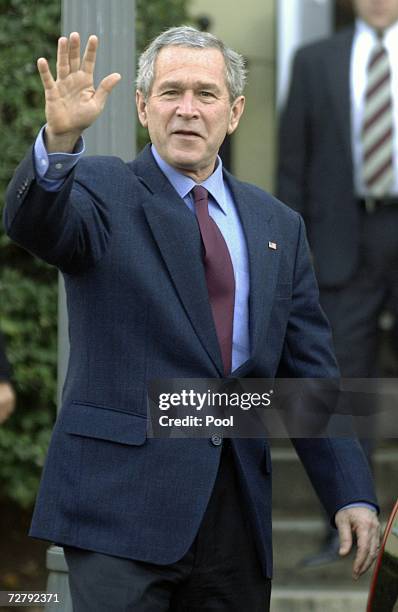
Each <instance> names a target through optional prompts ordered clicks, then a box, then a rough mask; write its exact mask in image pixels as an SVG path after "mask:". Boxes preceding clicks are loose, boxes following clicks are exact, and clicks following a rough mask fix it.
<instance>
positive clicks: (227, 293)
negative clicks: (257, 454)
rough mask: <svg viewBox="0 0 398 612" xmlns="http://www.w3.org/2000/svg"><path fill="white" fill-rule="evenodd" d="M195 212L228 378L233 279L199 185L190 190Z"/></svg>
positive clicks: (203, 191)
mask: <svg viewBox="0 0 398 612" xmlns="http://www.w3.org/2000/svg"><path fill="white" fill-rule="evenodd" d="M192 193H193V199H194V202H195V213H196V217H197V220H198V224H199V229H200V233H201V236H202V242H203V265H204V269H205V275H206V283H207V290H208V292H209V302H210V307H211V310H212V314H213V319H214V325H215V328H216V333H217V339H218V344H219V346H220V351H221V356H222V360H223V364H224V374H225V376H228V374H230V373H231V367H232V333H233V321H234V304H235V277H234V269H233V266H232V261H231V256H230V253H229V250H228V247H227V243H226V242H225V240H224V237H223V235H222V233H221V231H220V229H219V227H218V225H217V224H216V222H215V221H214V220H213V219H212V218H211V217H210V215H209V208H208V191H207V189H205V188H204V187H202V186H201V185H196V186H195V187H194V188H193V189H192Z"/></svg>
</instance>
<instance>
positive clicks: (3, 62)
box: [0, 0, 187, 507]
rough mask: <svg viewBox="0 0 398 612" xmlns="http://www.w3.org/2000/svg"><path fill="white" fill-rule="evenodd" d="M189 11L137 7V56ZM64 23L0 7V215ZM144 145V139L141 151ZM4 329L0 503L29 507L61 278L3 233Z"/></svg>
mask: <svg viewBox="0 0 398 612" xmlns="http://www.w3.org/2000/svg"><path fill="white" fill-rule="evenodd" d="M186 4H187V2H186V0H168V1H167V2H164V0H138V1H137V24H136V31H137V49H138V52H140V51H141V50H142V49H143V48H144V46H145V45H146V44H147V43H148V41H149V40H150V39H151V38H152V37H153V36H155V35H156V34H157V33H159V32H160V31H161V30H163V29H165V28H167V27H169V26H171V25H177V24H181V23H185V22H186V21H187V15H186V8H185V7H186ZM60 18H61V2H60V0H0V73H1V80H0V146H1V150H2V151H3V154H2V155H3V157H2V162H1V164H0V212H1V213H2V209H3V205H4V193H5V188H6V185H7V183H8V182H9V180H10V178H11V176H12V173H13V171H14V169H15V167H16V166H17V164H18V163H19V162H20V160H21V159H22V157H23V156H24V155H25V152H26V150H27V149H28V147H29V145H31V143H32V142H33V141H34V139H35V137H36V135H37V133H38V130H39V129H40V127H41V125H42V124H43V122H44V112H43V107H44V99H43V93H42V86H41V82H40V78H39V77H38V74H37V71H36V58H38V57H40V56H44V57H48V58H54V56H55V49H56V42H57V38H58V36H59V31H60ZM53 63H54V62H52V64H53ZM146 138H147V137H146V134H144V133H143V132H140V133H139V145H138V146H139V147H141V146H142V145H143V144H144V142H145V141H146ZM0 329H1V330H2V332H3V334H4V337H5V340H6V342H7V348H8V357H9V359H10V361H11V364H12V366H13V370H14V385H15V388H16V392H17V410H16V411H15V413H14V414H13V416H12V417H11V418H10V419H9V420H8V421H7V422H6V423H5V424H4V425H2V426H0V496H1V497H8V498H10V499H12V500H14V501H16V502H17V503H18V504H20V505H21V506H24V507H29V506H30V505H31V504H32V502H33V500H34V497H35V494H36V491H37V487H38V482H39V477H40V471H41V467H42V465H43V462H44V457H45V453H46V450H47V446H48V441H49V438H50V433H51V429H52V424H53V422H54V419H55V414H56V362H57V353H56V347H57V271H56V270H55V269H53V268H51V267H49V266H47V265H46V264H44V263H42V262H40V261H38V260H37V259H35V258H33V257H32V256H31V255H29V254H28V253H26V252H25V251H23V250H22V249H20V248H19V247H17V246H16V245H14V244H12V243H11V242H10V241H9V240H8V238H7V237H6V236H5V234H4V230H3V227H2V226H1V228H0Z"/></svg>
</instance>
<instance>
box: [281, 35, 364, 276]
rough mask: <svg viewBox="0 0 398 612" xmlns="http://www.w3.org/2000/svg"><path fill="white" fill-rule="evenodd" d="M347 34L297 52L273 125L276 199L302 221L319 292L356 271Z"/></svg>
mask: <svg viewBox="0 0 398 612" xmlns="http://www.w3.org/2000/svg"><path fill="white" fill-rule="evenodd" d="M353 36H354V30H353V28H352V27H350V28H346V29H343V30H342V31H340V32H338V33H337V34H335V35H334V36H332V37H330V38H326V39H322V40H320V41H317V42H315V43H311V44H310V45H306V46H305V47H302V48H301V49H299V50H298V52H297V54H296V56H295V59H294V63H293V69H292V76H291V83H290V90H289V95H288V98H287V101H286V104H285V107H284V109H283V112H282V114H281V117H280V130H279V164H278V184H277V193H278V197H279V198H281V200H283V201H284V202H286V204H289V205H290V206H292V207H293V208H294V209H295V210H297V211H298V212H300V213H301V214H302V215H303V217H304V220H305V223H306V228H307V231H308V238H309V242H310V245H311V249H312V252H313V255H314V265H315V270H316V274H317V279H318V282H319V285H320V286H321V287H337V286H341V285H344V284H346V283H348V282H349V281H350V279H351V278H352V276H353V275H354V274H355V273H356V271H357V269H358V265H359V263H360V236H361V234H360V229H361V217H360V208H359V206H358V203H357V201H356V198H355V193H354V176H353V163H352V151H351V103H350V58H351V48H352V42H353Z"/></svg>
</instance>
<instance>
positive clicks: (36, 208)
mask: <svg viewBox="0 0 398 612" xmlns="http://www.w3.org/2000/svg"><path fill="white" fill-rule="evenodd" d="M225 178H226V180H227V181H228V184H229V187H230V188H231V191H232V193H233V196H234V199H235V201H236V204H237V207H238V211H239V214H240V217H241V220H242V225H243V228H244V231H245V235H246V239H247V246H248V252H249V262H250V283H251V293H250V339H251V356H250V359H249V360H248V361H247V362H246V363H245V364H243V365H242V366H241V367H240V368H239V369H238V370H236V371H235V372H234V373H233V376H241V377H244V376H250V377H265V378H273V377H274V376H276V375H277V374H278V372H283V374H284V375H285V376H291V377H314V378H315V377H329V376H332V377H333V376H337V375H338V372H337V368H336V363H335V359H334V356H333V351H332V348H331V338H330V332H329V327H328V324H327V322H326V320H325V318H324V315H323V313H322V311H321V310H320V308H319V304H318V289H317V285H316V282H315V278H314V273H313V270H312V268H311V264H310V260H309V255H308V247H307V243H306V239H305V233H304V225H303V221H302V219H301V218H300V216H299V215H298V214H297V213H296V212H294V211H293V210H291V209H289V208H288V207H286V206H284V205H283V204H282V203H281V202H279V201H277V200H276V199H274V198H273V197H271V196H270V195H269V194H267V193H265V192H264V191H262V190H260V189H258V188H256V187H254V186H253V185H249V184H245V183H242V182H240V181H238V180H236V179H235V178H234V177H233V176H231V175H230V174H228V173H227V172H226V173H225ZM5 225H6V228H7V232H8V233H9V235H10V236H11V237H12V238H13V239H14V240H15V241H16V242H18V243H19V244H21V245H22V246H23V247H24V248H26V249H28V250H29V251H31V252H32V253H34V254H35V255H37V256H38V257H41V258H43V259H44V260H46V261H47V262H49V263H51V264H54V265H55V266H57V267H58V268H59V269H60V270H61V271H62V273H63V275H64V278H65V285H66V292H67V303H68V313H69V332H70V360H69V368H68V372H67V377H66V382H65V387H64V392H63V405H62V409H61V412H60V414H59V417H58V419H57V422H56V425H55V429H54V433H53V437H52V441H51V444H50V448H49V453H48V458H47V462H46V465H45V468H44V471H43V477H42V482H41V486H40V491H39V495H38V500H37V504H36V508H35V512H34V516H33V522H32V527H31V535H33V536H35V537H38V538H43V539H47V540H52V541H55V542H57V543H60V544H68V545H71V546H77V547H82V548H86V549H91V550H95V551H99V552H102V553H108V554H112V555H117V556H121V557H126V558H132V559H138V560H144V561H149V562H153V563H159V564H167V563H172V562H174V561H176V560H178V559H179V558H181V557H182V556H183V555H184V553H185V552H186V551H187V550H188V548H189V547H190V545H191V544H192V542H193V539H194V537H195V535H196V533H197V530H198V527H199V525H200V522H201V519H202V517H203V514H204V511H205V508H206V506H207V503H208V500H209V497H210V494H211V491H212V487H213V484H214V481H215V477H216V473H217V468H218V464H219V459H220V447H219V446H214V445H212V444H211V443H210V441H209V440H208V439H172V440H171V439H155V438H148V437H147V427H146V423H147V419H146V410H147V401H146V390H147V384H148V381H149V380H151V379H156V378H185V377H188V378H189V377H191V378H200V377H205V378H212V377H222V373H223V366H222V360H221V355H220V351H219V348H218V344H217V338H216V332H215V328H214V323H213V320H212V316H211V310H210V306H209V301H208V295H207V287H206V280H205V276H204V270H203V265H202V258H201V240H200V234H199V229H198V225H197V222H196V219H195V216H194V215H193V214H192V213H191V211H190V210H189V209H188V208H187V206H186V205H185V203H184V202H183V200H182V199H181V198H180V197H179V196H178V194H177V193H176V191H175V190H174V188H173V187H172V186H171V184H170V183H169V181H168V180H167V179H166V177H165V176H164V175H163V174H162V172H161V171H160V169H159V168H158V166H157V164H156V163H155V161H154V159H153V157H152V154H151V152H150V149H149V148H146V149H144V151H143V152H142V153H141V154H140V155H139V156H138V157H137V158H136V160H135V161H133V162H131V163H128V164H126V163H124V162H123V161H122V160H120V159H118V158H114V157H95V158H85V159H82V160H81V161H80V162H79V163H78V165H77V167H76V169H75V171H74V172H72V173H71V175H70V176H69V178H68V179H67V181H66V183H65V185H64V187H63V188H62V190H61V191H59V192H57V193H49V192H46V191H44V190H43V189H42V188H40V187H39V186H38V184H37V182H36V181H35V174H34V166H33V161H32V151H29V153H28V155H27V156H26V158H25V159H24V161H23V162H22V163H21V165H20V166H19V167H18V169H17V171H16V173H15V175H14V178H13V180H12V182H11V184H10V186H9V189H8V193H7V206H6V210H5ZM269 241H272V242H275V243H277V249H276V250H274V249H270V248H268V242H269ZM232 443H233V451H234V455H235V459H236V465H237V470H238V474H239V478H240V480H241V483H242V491H243V495H244V501H245V504H246V506H247V509H248V512H249V515H250V517H251V520H252V523H253V528H254V532H255V535H256V541H257V546H258V550H259V553H260V557H261V562H262V566H263V570H264V573H265V574H266V575H269V576H270V575H271V571H272V548H271V461H270V451H269V444H268V441H267V440H266V439H235V440H232ZM295 446H296V449H297V452H298V454H299V456H300V458H301V460H302V461H303V463H304V465H305V467H306V469H307V472H308V474H309V476H310V478H311V480H312V482H313V484H314V486H315V488H316V490H317V492H318V494H319V496H320V498H321V500H322V502H323V504H324V506H325V508H326V510H327V512H328V513H329V515H330V516H331V517H333V515H334V514H335V512H336V511H337V510H338V509H339V508H340V507H341V506H343V505H344V504H347V503H349V502H351V501H355V500H364V501H367V502H370V503H374V504H376V503H377V502H376V500H375V495H374V492H373V485H372V481H371V477H370V474H369V470H368V468H367V464H366V462H365V459H364V456H363V453H362V451H361V448H360V446H359V444H358V443H357V442H355V441H350V440H343V439H341V440H330V439H329V440H326V439H313V440H309V439H300V440H299V439H297V440H295ZM231 537H233V534H231Z"/></svg>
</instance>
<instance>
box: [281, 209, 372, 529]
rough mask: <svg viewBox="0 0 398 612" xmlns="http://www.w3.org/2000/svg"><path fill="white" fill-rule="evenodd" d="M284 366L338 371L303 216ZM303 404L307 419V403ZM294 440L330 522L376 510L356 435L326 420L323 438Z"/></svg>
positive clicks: (306, 374)
mask: <svg viewBox="0 0 398 612" xmlns="http://www.w3.org/2000/svg"><path fill="white" fill-rule="evenodd" d="M281 370H282V372H281V374H282V376H288V377H291V378H311V379H316V378H339V376H340V374H339V370H338V366H337V363H336V360H335V356H334V350H333V342H332V336H331V331H330V327H329V323H328V321H327V319H326V317H325V315H324V313H323V311H322V309H321V307H320V305H319V296H318V287H317V282H316V279H315V275H314V272H313V269H312V265H311V260H310V255H309V249H308V244H307V240H306V236H305V229H304V223H303V221H302V219H300V237H299V241H298V247H297V256H296V264H295V272H294V287H293V300H292V308H291V313H290V317H289V322H288V326H287V330H286V340H285V348H284V352H283V355H282V360H281ZM299 408H300V406H299ZM302 408H303V412H302V418H305V413H306V411H305V406H302ZM295 416H296V418H299V416H300V415H299V414H297V415H295ZM304 435H305V428H303V436H304ZM292 442H293V445H294V447H295V449H296V451H297V454H298V455H299V457H300V459H301V461H302V463H303V465H304V468H305V470H306V472H307V474H308V476H309V478H310V480H311V483H312V485H313V487H314V489H315V491H316V493H317V495H318V497H319V498H320V500H321V502H322V504H323V506H324V507H325V510H326V512H327V513H328V515H329V516H330V519H331V521H332V524H333V521H334V515H335V514H336V512H337V511H338V510H339V509H340V508H342V507H343V506H345V505H347V504H350V503H354V502H366V503H369V504H372V505H374V506H375V507H376V509H377V510H378V505H377V499H376V495H375V491H374V485H373V479H372V476H371V473H370V469H369V465H368V462H367V459H366V457H365V455H364V452H363V450H362V447H361V445H360V444H359V441H358V440H357V438H355V437H328V436H327V423H326V428H324V429H323V433H322V435H320V436H319V437H314V438H308V437H296V438H293V439H292Z"/></svg>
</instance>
